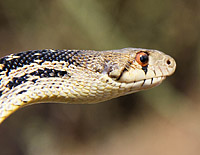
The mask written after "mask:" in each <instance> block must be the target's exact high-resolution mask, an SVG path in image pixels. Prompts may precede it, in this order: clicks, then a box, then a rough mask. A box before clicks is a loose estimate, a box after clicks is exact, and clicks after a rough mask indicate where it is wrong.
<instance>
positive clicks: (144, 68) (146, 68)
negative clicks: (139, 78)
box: [142, 65, 148, 74]
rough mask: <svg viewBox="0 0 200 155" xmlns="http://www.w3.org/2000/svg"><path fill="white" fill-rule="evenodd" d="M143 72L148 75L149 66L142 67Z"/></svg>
mask: <svg viewBox="0 0 200 155" xmlns="http://www.w3.org/2000/svg"><path fill="white" fill-rule="evenodd" d="M142 70H143V71H144V73H145V74H147V71H148V65H147V66H143V67H142Z"/></svg>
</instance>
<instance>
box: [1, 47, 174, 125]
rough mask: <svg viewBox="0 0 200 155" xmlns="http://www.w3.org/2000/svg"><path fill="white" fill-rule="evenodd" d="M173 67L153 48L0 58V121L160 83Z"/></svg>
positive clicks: (49, 51) (49, 52) (37, 52)
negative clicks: (35, 108)
mask: <svg viewBox="0 0 200 155" xmlns="http://www.w3.org/2000/svg"><path fill="white" fill-rule="evenodd" d="M175 68H176V63H175V61H174V59H173V58H172V57H170V56H168V55H166V54H164V53H163V52H160V51H158V50H153V49H142V48H124V49H119V50H106V51H94V50H52V49H45V50H32V51H25V52H20V53H17V54H11V55H8V56H5V57H3V58H1V59H0V123H1V122H2V121H3V120H4V119H5V118H7V117H8V116H9V115H10V114H12V113H13V112H14V111H16V110H17V109H19V108H21V107H23V106H25V105H30V104H35V103H44V102H56V103H71V104H73V103H75V104H89V103H97V102H102V101H105V100H109V99H112V98H115V97H118V96H122V95H126V94H130V93H133V92H137V91H140V90H144V89H148V88H152V87H154V86H157V85H159V84H160V83H161V82H162V81H163V80H164V79H165V78H166V76H169V75H171V74H172V73H173V72H174V71H175Z"/></svg>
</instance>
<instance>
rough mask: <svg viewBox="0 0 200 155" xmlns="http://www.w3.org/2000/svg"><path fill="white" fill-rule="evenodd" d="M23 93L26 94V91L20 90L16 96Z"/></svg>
mask: <svg viewBox="0 0 200 155" xmlns="http://www.w3.org/2000/svg"><path fill="white" fill-rule="evenodd" d="M25 92H27V90H22V91H20V92H19V93H18V94H23V93H25Z"/></svg>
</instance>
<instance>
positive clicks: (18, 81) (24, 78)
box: [6, 74, 28, 89]
mask: <svg viewBox="0 0 200 155" xmlns="http://www.w3.org/2000/svg"><path fill="white" fill-rule="evenodd" d="M27 79H28V75H27V74H25V75H24V76H21V77H14V78H13V79H12V81H9V82H8V84H7V85H6V87H8V88H9V89H12V88H13V87H16V86H18V85H20V84H22V83H25V82H27V81H28V80H27Z"/></svg>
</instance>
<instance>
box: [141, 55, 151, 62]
mask: <svg viewBox="0 0 200 155" xmlns="http://www.w3.org/2000/svg"><path fill="white" fill-rule="evenodd" d="M148 60H149V58H148V55H141V56H140V61H141V62H142V63H146V62H147V61H148Z"/></svg>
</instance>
